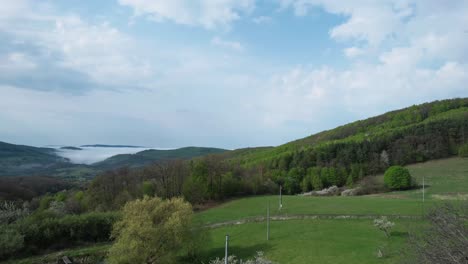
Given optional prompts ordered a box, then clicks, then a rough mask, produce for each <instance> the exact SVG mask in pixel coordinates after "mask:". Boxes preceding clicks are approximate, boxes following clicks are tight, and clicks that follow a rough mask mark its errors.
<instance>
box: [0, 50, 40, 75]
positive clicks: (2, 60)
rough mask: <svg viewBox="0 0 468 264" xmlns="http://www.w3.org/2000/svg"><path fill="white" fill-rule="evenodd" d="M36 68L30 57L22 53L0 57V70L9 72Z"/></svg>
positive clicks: (12, 53)
mask: <svg viewBox="0 0 468 264" xmlns="http://www.w3.org/2000/svg"><path fill="white" fill-rule="evenodd" d="M36 67H37V64H36V62H34V61H33V59H32V58H30V56H28V55H26V54H24V53H22V52H11V53H8V54H6V56H3V57H0V69H1V70H3V71H9V70H13V71H14V70H31V69H35V68H36Z"/></svg>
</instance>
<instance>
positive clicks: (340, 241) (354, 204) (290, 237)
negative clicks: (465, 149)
mask: <svg viewBox="0 0 468 264" xmlns="http://www.w3.org/2000/svg"><path fill="white" fill-rule="evenodd" d="M408 168H409V170H410V172H411V174H412V175H413V176H414V178H415V179H416V180H417V181H418V182H422V177H423V175H424V176H425V180H426V184H427V185H429V186H428V188H427V189H426V191H427V192H426V194H427V195H426V198H427V201H426V208H427V207H429V206H431V205H434V204H436V203H438V202H440V201H441V200H440V198H441V197H452V198H453V197H460V195H462V196H461V197H463V195H467V194H468V159H462V158H451V159H444V160H436V161H430V162H426V163H420V164H414V165H410V166H408ZM377 177H380V178H382V175H380V176H377ZM421 191H422V190H421V189H417V190H410V191H399V192H390V193H385V194H379V195H368V196H358V197H301V196H283V206H284V207H283V210H282V211H281V212H279V211H278V210H277V208H278V202H279V201H278V196H277V195H274V196H259V197H249V198H242V199H237V200H234V201H231V202H228V203H225V204H222V205H221V206H218V207H215V208H212V209H209V210H207V211H203V212H200V213H197V214H196V215H195V222H196V223H198V224H210V223H218V222H224V221H231V220H237V219H242V218H247V217H255V216H265V214H266V207H267V204H268V202H269V203H270V206H271V207H270V208H271V215H307V214H326V215H413V216H418V215H420V214H421V213H422V206H421V205H422V204H421ZM455 195H458V196H455ZM392 221H394V222H396V225H395V227H394V229H393V232H392V236H391V237H390V238H386V237H385V235H384V234H383V233H382V232H381V231H379V230H377V228H375V227H374V226H373V223H372V220H371V219H341V220H339V219H329V220H324V219H320V220H319V219H315V220H312V219H309V220H287V221H272V222H271V233H270V237H271V240H270V241H266V224H265V222H257V223H247V224H242V225H233V226H224V227H220V228H216V229H210V230H209V234H210V237H211V240H208V241H206V242H205V244H204V245H203V246H204V248H203V252H202V253H203V258H204V262H205V263H208V260H209V259H212V258H216V257H220V258H221V257H223V256H224V239H225V235H226V234H229V235H230V237H231V239H230V247H229V248H230V252H231V253H232V254H234V255H237V256H238V257H241V258H244V259H245V258H251V257H253V256H254V255H255V253H256V252H257V251H263V252H264V253H265V255H266V256H267V257H268V258H269V259H271V260H274V261H276V262H278V263H283V264H286V263H296V264H303V263H304V264H305V263H351V264H352V263H397V262H398V260H399V257H400V255H401V254H400V253H401V249H402V248H403V247H404V243H405V241H406V237H407V234H408V231H409V230H413V229H418V228H420V227H421V226H422V225H423V222H422V221H421V220H419V219H413V220H411V219H396V220H392ZM109 246H110V245H109V244H98V245H96V246H92V247H88V248H78V249H71V250H67V251H62V252H58V253H53V254H49V255H45V256H41V257H34V258H28V259H23V260H16V261H15V262H14V263H22V264H32V263H44V262H45V261H44V260H49V261H53V260H56V259H57V257H58V256H62V255H67V256H70V257H74V256H87V255H90V256H92V255H97V256H103V254H105V252H106V251H107V250H108V248H109ZM381 246H382V247H383V252H384V253H385V255H386V257H384V258H381V259H380V258H377V250H378V248H379V247H381Z"/></svg>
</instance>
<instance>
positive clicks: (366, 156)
mask: <svg viewBox="0 0 468 264" xmlns="http://www.w3.org/2000/svg"><path fill="white" fill-rule="evenodd" d="M466 142H468V98H458V99H451V100H443V101H435V102H431V103H425V104H421V105H414V106H411V107H408V108H404V109H401V110H396V111H392V112H388V113H386V114H383V115H380V116H376V117H372V118H369V119H366V120H360V121H356V122H353V123H350V124H347V125H343V126H340V127H337V128H335V129H331V130H327V131H323V132H320V133H317V134H314V135H311V136H308V137H306V138H303V139H299V140H296V141H293V142H290V143H287V144H284V145H281V146H278V147H274V148H255V149H242V150H236V151H233V152H230V153H227V154H226V157H227V158H228V159H229V160H230V161H231V162H235V163H240V164H243V165H244V166H247V167H251V166H256V165H262V166H264V167H266V168H267V169H271V170H276V171H277V172H278V171H279V172H280V171H283V172H288V171H290V170H291V169H293V168H300V169H307V168H310V167H314V166H320V167H323V166H326V167H345V168H347V169H350V167H351V165H352V164H356V163H358V164H362V165H363V166H364V168H365V169H366V170H367V173H376V172H378V171H381V170H382V169H384V168H385V167H386V166H388V165H391V164H409V163H414V162H420V161H425V160H430V159H438V158H443V157H448V156H451V155H455V154H456V153H457V150H458V147H459V146H460V145H461V144H463V143H466ZM279 172H278V173H279Z"/></svg>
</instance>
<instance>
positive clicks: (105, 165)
mask: <svg viewBox="0 0 468 264" xmlns="http://www.w3.org/2000/svg"><path fill="white" fill-rule="evenodd" d="M226 151H227V150H225V149H218V148H203V147H185V148H179V149H171V150H158V149H149V150H144V151H140V152H138V153H135V154H120V155H115V156H112V157H110V158H108V159H105V160H103V161H100V162H97V163H94V164H93V165H92V166H93V167H95V168H98V169H104V170H105V169H112V168H116V167H124V166H128V167H141V166H145V165H148V164H150V163H153V162H157V161H164V160H173V159H191V158H195V157H200V156H205V155H209V154H218V153H223V152H226Z"/></svg>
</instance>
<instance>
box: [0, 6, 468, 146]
mask: <svg viewBox="0 0 468 264" xmlns="http://www.w3.org/2000/svg"><path fill="white" fill-rule="evenodd" d="M467 25H468V2H466V1H456V0H454V1H436V0H409V1H402V0H381V1H369V0H356V1H341V0H328V1H325V0H270V1H267V0H171V1H166V0H105V1H82V0H80V1H78V0H69V1H58V0H57V1H33V0H18V1H9V2H8V3H3V4H2V5H1V6H0V96H1V98H2V100H1V104H0V124H1V126H0V140H1V141H7V142H13V143H21V144H31V145H48V144H62V145H79V144H90V143H107V144H134V145H144V146H151V147H164V148H170V147H182V146H187V145H198V146H216V147H225V148H240V147H247V146H261V145H279V144H282V143H285V142H287V141H291V140H294V139H297V138H301V137H305V136H308V135H310V134H313V133H316V132H319V131H321V130H324V129H331V128H333V127H335V126H338V125H342V124H345V123H347V122H352V121H355V120H358V119H363V118H367V117H370V116H374V115H377V114H381V113H384V112H386V111H390V110H394V109H397V108H401V107H406V106H409V105H412V104H418V103H422V102H426V101H432V100H437V99H446V98H453V97H466V96H468V88H467V87H466V83H468V49H466V47H468V26H467Z"/></svg>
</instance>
